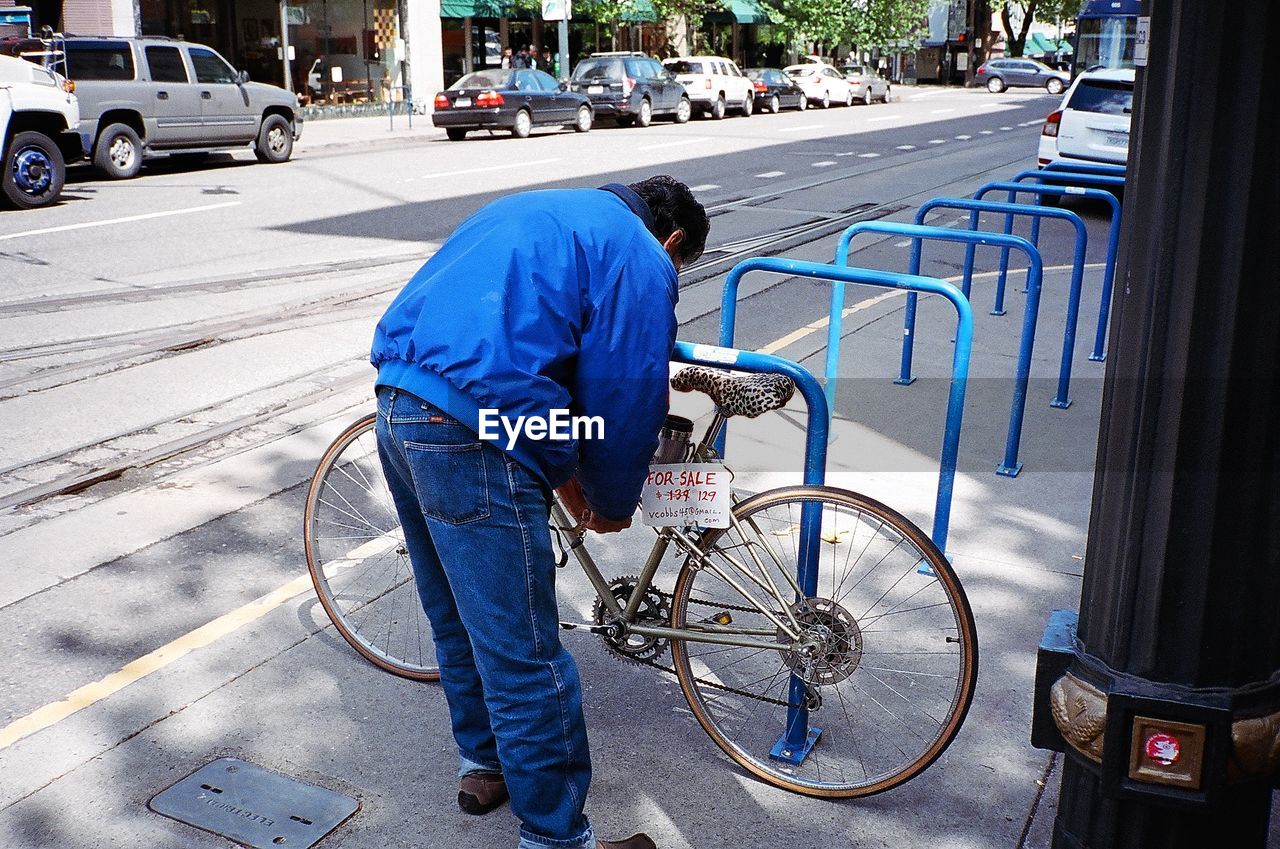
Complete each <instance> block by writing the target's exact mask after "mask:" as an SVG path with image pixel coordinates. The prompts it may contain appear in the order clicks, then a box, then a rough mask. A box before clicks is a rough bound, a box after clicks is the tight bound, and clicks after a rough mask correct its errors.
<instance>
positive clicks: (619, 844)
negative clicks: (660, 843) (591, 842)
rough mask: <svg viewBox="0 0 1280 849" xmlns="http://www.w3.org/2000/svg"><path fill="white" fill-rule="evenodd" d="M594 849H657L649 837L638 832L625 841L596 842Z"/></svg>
mask: <svg viewBox="0 0 1280 849" xmlns="http://www.w3.org/2000/svg"><path fill="white" fill-rule="evenodd" d="M596 849H658V847H657V844H655V843H654V842H653V840H652V838H650V837H649V835H647V834H645V833H644V832H640V833H639V834H633V835H631V836H630V837H628V838H627V839H626V840H597V841H596Z"/></svg>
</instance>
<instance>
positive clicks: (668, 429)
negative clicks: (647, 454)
mask: <svg viewBox="0 0 1280 849" xmlns="http://www.w3.org/2000/svg"><path fill="white" fill-rule="evenodd" d="M692 436H693V421H692V420H691V419H686V418H685V417H684V416H676V415H671V414H668V415H667V418H666V421H664V422H663V423H662V430H660V431H658V450H657V451H655V452H654V454H653V460H652V461H651V462H652V463H653V464H655V465H666V464H669V463H683V462H685V461H686V460H688V459H689V455H690V454H692V453H693V441H692Z"/></svg>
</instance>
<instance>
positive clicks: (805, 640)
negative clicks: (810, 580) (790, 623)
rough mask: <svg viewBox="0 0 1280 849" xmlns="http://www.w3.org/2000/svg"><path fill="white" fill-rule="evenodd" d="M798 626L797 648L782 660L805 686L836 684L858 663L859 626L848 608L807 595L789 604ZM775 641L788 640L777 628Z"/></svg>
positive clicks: (860, 647)
mask: <svg viewBox="0 0 1280 849" xmlns="http://www.w3.org/2000/svg"><path fill="white" fill-rule="evenodd" d="M791 612H792V615H794V616H795V619H796V622H797V623H798V624H799V625H800V628H801V629H802V630H801V634H800V640H799V641H798V645H797V647H796V648H795V649H794V650H792V651H787V652H784V653H783V660H784V661H785V662H786V664H787V666H788V667H790V668H791V671H792V672H793V673H794V674H795V676H796V677H797V678H799V679H800V680H802V681H804V682H805V683H806V684H809V685H819V686H821V685H824V684H838V683H839V682H841V681H843V680H845V679H846V678H848V677H849V676H850V675H852V674H853V673H854V671H855V670H856V669H857V668H858V664H859V663H861V662H862V629H861V628H859V627H858V621H857V620H856V619H854V617H853V615H852V614H850V613H849V611H847V610H845V609H844V608H843V607H841V606H840V605H839V604H837V603H836V602H834V601H831V600H830V599H825V598H810V599H805V600H804V601H803V602H798V603H796V604H793V605H791ZM778 641H779V642H784V641H785V642H791V640H790V639H789V638H787V637H786V636H785V635H784V634H783V633H782V632H781V631H779V632H778Z"/></svg>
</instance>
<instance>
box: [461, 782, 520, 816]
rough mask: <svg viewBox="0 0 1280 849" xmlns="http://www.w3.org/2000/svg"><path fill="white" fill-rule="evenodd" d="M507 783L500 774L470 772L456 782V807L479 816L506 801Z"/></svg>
mask: <svg viewBox="0 0 1280 849" xmlns="http://www.w3.org/2000/svg"><path fill="white" fill-rule="evenodd" d="M508 798H509V796H508V794H507V782H506V779H504V778H503V777H502V773H500V772H471V773H468V774H466V775H464V776H462V780H461V781H459V782H458V807H459V808H462V810H463V812H464V813H468V814H473V815H475V816H480V815H481V814H487V813H489V812H490V811H492V810H493V809H494V808H496V807H498V806H499V805H501V804H502V803H503V802H505V801H507V799H508Z"/></svg>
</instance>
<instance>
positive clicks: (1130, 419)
mask: <svg viewBox="0 0 1280 849" xmlns="http://www.w3.org/2000/svg"><path fill="white" fill-rule="evenodd" d="M1142 10H1143V11H1142V14H1143V16H1146V17H1148V19H1149V27H1150V29H1149V31H1150V40H1149V53H1150V59H1149V64H1147V65H1146V66H1145V67H1142V68H1139V69H1138V71H1137V101H1136V106H1135V110H1134V127H1133V130H1134V136H1133V139H1134V141H1133V144H1132V145H1131V148H1130V162H1129V182H1128V187H1127V190H1126V196H1125V198H1124V206H1125V209H1124V212H1125V235H1124V240H1123V248H1122V251H1121V258H1120V267H1119V269H1118V274H1117V281H1118V285H1117V289H1116V293H1117V294H1116V304H1115V310H1114V312H1113V316H1112V321H1111V342H1110V351H1109V360H1110V362H1109V363H1108V366H1107V377H1106V388H1105V393H1104V397H1103V407H1102V428H1101V436H1100V440H1099V450H1098V460H1097V469H1096V477H1095V483H1094V492H1093V512H1092V519H1091V524H1090V529H1089V544H1088V549H1087V553H1086V562H1085V576H1084V589H1083V594H1082V598H1081V603H1080V616H1079V623H1078V630H1077V629H1076V627H1075V623H1074V622H1073V617H1072V616H1071V615H1069V614H1067V615H1056V618H1055V622H1054V624H1053V626H1051V628H1050V630H1049V631H1047V632H1046V636H1045V642H1044V644H1043V645H1042V650H1041V655H1040V668H1039V670H1038V674H1037V685H1036V716H1035V727H1034V732H1033V741H1034V742H1036V744H1037V745H1042V746H1045V747H1049V748H1057V749H1060V750H1062V751H1066V752H1067V754H1068V757H1067V762H1066V766H1065V768H1064V770H1063V777H1062V793H1061V800H1060V805H1059V813H1058V819H1057V822H1056V824H1055V829H1054V847H1055V849H1084V848H1085V847H1087V848H1088V849H1140V848H1141V849H1146V847H1161V849H1191V848H1192V847H1196V849H1200V848H1201V847H1219V846H1221V847H1231V849H1262V847H1264V846H1265V845H1266V841H1267V829H1268V817H1269V812H1270V808H1271V788H1272V786H1273V785H1274V783H1275V781H1276V777H1277V775H1278V774H1280V676H1278V675H1277V670H1280V159H1278V158H1277V156H1276V153H1275V140H1276V139H1277V138H1280V120H1278V118H1277V115H1278V113H1277V110H1276V107H1275V98H1274V94H1272V86H1273V82H1272V80H1271V77H1272V74H1271V69H1273V68H1274V67H1276V65H1277V63H1280V5H1277V4H1276V3H1275V2H1274V0H1239V2H1235V3H1229V4H1228V3H1205V2H1202V0H1161V2H1155V0H1144V2H1143V4H1142ZM1142 28H1143V25H1142V24H1140V28H1139V29H1140V33H1141V31H1142ZM1140 39H1141V36H1140Z"/></svg>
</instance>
